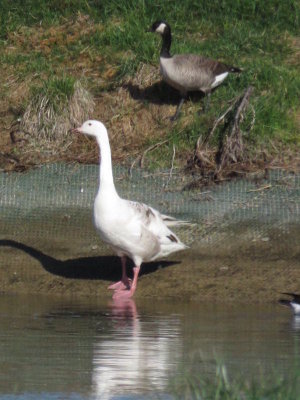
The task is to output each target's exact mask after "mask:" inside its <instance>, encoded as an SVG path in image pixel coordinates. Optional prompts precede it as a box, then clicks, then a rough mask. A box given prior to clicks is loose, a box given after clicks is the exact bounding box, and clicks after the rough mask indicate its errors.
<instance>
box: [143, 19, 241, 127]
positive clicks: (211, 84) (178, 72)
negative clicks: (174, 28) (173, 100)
mask: <svg viewBox="0 0 300 400" xmlns="http://www.w3.org/2000/svg"><path fill="white" fill-rule="evenodd" d="M150 31H151V32H157V33H160V34H161V36H162V48H161V52H160V72H161V74H162V77H163V79H164V81H165V82H167V83H168V84H169V85H170V86H172V87H174V88H175V89H177V90H178V91H179V92H180V94H181V100H180V103H179V105H178V107H177V110H176V113H175V115H174V117H173V119H175V118H177V116H178V114H179V111H180V108H181V106H182V104H183V102H184V99H185V98H186V96H187V94H188V92H193V91H201V92H203V93H204V94H208V95H210V93H211V91H212V89H214V88H215V87H217V86H219V85H220V84H221V83H222V82H223V81H224V79H226V77H227V76H228V74H229V73H235V72H241V69H240V68H237V67H233V66H230V65H227V64H224V63H221V62H219V61H215V60H212V59H210V58H207V57H204V56H201V55H197V54H177V55H174V56H171V54H170V48H171V42H172V36H171V27H170V25H169V24H168V23H167V22H166V21H157V22H154V24H153V25H152V27H151V29H150Z"/></svg>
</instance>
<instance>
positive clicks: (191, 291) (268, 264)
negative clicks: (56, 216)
mask: <svg viewBox="0 0 300 400" xmlns="http://www.w3.org/2000/svg"><path fill="white" fill-rule="evenodd" d="M38 225H39V223H38V222H37V221H36V226H38ZM36 226H34V223H33V225H32V229H30V227H29V226H27V230H26V233H25V234H24V232H23V233H22V229H21V227H22V224H21V225H20V231H19V233H16V234H15V237H13V236H12V235H11V233H10V232H9V230H6V232H2V235H1V239H0V265H1V267H0V291H1V292H2V293H43V294H53V295H68V296H70V295H71V296H87V297H99V298H110V297H111V292H109V291H108V290H107V286H108V285H109V283H111V282H112V281H114V280H116V279H119V277H120V272H121V266H120V261H119V259H118V258H117V257H115V256H114V255H113V253H112V251H111V250H110V249H109V248H107V247H104V246H103V245H102V244H101V242H100V240H99V239H98V238H97V236H96V235H95V234H94V231H93V227H92V226H91V225H90V224H87V227H88V228H87V230H84V228H83V231H82V232H81V234H79V233H78V232H77V233H76V231H74V230H73V229H72V227H69V229H66V230H65V232H64V233H63V234H60V235H57V236H56V237H55V236H53V235H49V236H48V237H45V235H44V236H41V235H40V236H39V237H37V236H36V235H35V233H36V232H37V231H36ZM179 234H181V235H184V232H181V233H179ZM129 271H130V273H131V268H130V264H129ZM299 282H300V229H299V225H297V224H289V225H288V226H285V228H284V229H282V227H280V229H279V228H278V229H274V228H272V229H269V230H266V228H264V234H263V235H260V234H258V233H257V225H255V230H253V226H252V227H251V225H248V226H247V224H246V223H245V224H239V225H230V226H227V227H226V228H223V229H222V230H218V231H217V232H215V233H214V232H210V233H209V234H208V235H207V237H202V238H200V237H199V238H195V240H194V242H193V243H192V246H191V248H190V249H189V250H187V251H184V252H181V253H178V254H175V255H173V256H171V257H169V258H168V259H166V260H163V261H159V262H153V263H146V264H143V266H142V273H141V277H140V280H139V284H138V290H137V292H136V295H135V297H136V298H137V299H140V298H143V297H147V298H151V297H153V298H154V297H155V298H164V299H168V298H169V299H170V298H176V299H184V300H186V301H200V302H202V301H205V302H218V303H219V302H232V301H237V302H246V303H259V302H275V301H277V300H278V298H279V297H280V292H282V291H296V292H300V283H299Z"/></svg>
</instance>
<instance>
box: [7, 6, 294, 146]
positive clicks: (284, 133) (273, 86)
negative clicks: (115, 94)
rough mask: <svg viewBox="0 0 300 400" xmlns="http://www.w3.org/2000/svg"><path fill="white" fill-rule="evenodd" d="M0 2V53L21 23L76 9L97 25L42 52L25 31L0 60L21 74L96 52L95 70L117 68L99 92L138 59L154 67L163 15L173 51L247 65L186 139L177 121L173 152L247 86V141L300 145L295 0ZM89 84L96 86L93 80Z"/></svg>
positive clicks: (48, 20) (40, 22)
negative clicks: (250, 90) (156, 31)
mask: <svg viewBox="0 0 300 400" xmlns="http://www.w3.org/2000/svg"><path fill="white" fill-rule="evenodd" d="M1 7H2V10H1V15H0V28H1V29H0V50H1V48H2V49H5V48H6V47H7V46H10V45H11V44H12V43H11V41H12V34H13V32H18V31H20V29H22V28H24V27H27V28H28V29H29V28H33V29H34V27H40V26H41V27H44V28H45V29H47V28H49V27H59V26H60V25H61V24H63V23H65V21H66V19H68V20H75V18H76V16H77V15H78V13H81V14H83V15H89V16H90V20H91V21H94V23H95V24H98V27H101V29H100V28H99V29H95V30H94V31H92V32H85V31H84V29H82V33H79V36H78V38H76V40H74V41H73V42H71V43H67V42H66V43H63V41H62V43H60V44H54V45H52V46H51V48H50V52H49V53H48V54H45V53H43V52H42V50H40V49H38V50H34V49H33V50H32V51H31V52H30V51H28V48H27V47H26V46H28V41H29V43H30V40H31V38H30V35H31V32H32V31H29V34H28V37H27V38H26V42H25V43H24V44H23V45H22V46H20V47H19V50H18V51H17V52H15V53H13V54H7V53H2V54H1V55H0V61H1V63H2V64H3V65H4V66H5V65H11V66H12V65H14V66H15V69H16V71H18V73H19V74H20V76H22V78H24V79H26V77H27V76H28V75H30V74H31V75H32V74H40V75H44V77H45V78H46V79H47V76H51V75H52V74H56V75H59V74H63V73H64V72H62V71H65V63H67V64H68V69H69V70H70V68H71V67H70V66H69V64H70V60H73V59H74V60H75V59H77V58H78V57H79V56H80V55H81V54H82V52H84V51H87V52H88V54H89V57H90V59H93V57H95V55H99V54H100V55H101V56H102V57H103V59H104V62H103V64H101V65H100V64H99V66H98V70H99V71H101V69H103V68H105V65H106V64H109V65H111V66H113V67H114V68H116V70H117V74H116V75H115V76H114V77H113V79H112V80H110V81H108V82H107V85H102V86H101V90H111V89H112V88H115V87H117V86H118V85H120V84H121V82H122V79H124V78H128V77H130V76H133V75H134V73H135V72H136V71H137V69H138V67H139V66H140V65H141V63H147V64H153V65H158V56H159V50H160V46H161V43H160V38H159V37H158V36H157V35H153V34H149V33H147V32H146V29H147V28H149V27H150V25H151V23H152V22H153V21H154V20H156V19H162V18H163V19H166V20H167V21H168V22H169V23H170V24H171V26H172V31H173V44H172V49H171V51H172V52H174V53H175V52H192V53H199V54H204V55H206V56H209V57H212V58H216V59H219V60H221V61H224V62H227V63H231V64H233V65H236V66H240V67H242V68H243V69H244V72H243V73H242V74H240V75H239V76H231V77H229V78H228V79H227V81H226V83H225V84H224V85H223V86H222V87H220V88H219V89H218V90H216V91H215V92H214V94H213V95H212V103H211V110H210V112H209V115H208V117H207V116H203V117H199V118H198V117H195V119H194V122H193V123H192V125H191V126H189V127H187V128H186V131H185V134H184V135H183V136H184V137H185V138H186V140H182V138H181V137H182V135H181V137H179V136H180V135H178V132H180V131H182V128H181V126H180V123H179V126H175V127H174V128H171V129H170V132H169V137H170V138H172V140H170V149H172V146H173V144H176V145H178V146H179V147H178V148H179V150H180V149H181V148H182V149H185V148H186V147H187V146H191V145H192V142H193V140H194V139H196V138H197V137H198V135H199V134H205V133H206V132H207V130H208V129H209V127H210V126H211V125H210V124H211V121H212V120H213V119H214V118H216V117H217V116H218V115H220V114H221V113H222V111H224V110H225V109H226V108H227V106H228V101H229V100H230V99H232V98H234V97H235V96H237V95H238V94H240V93H241V92H242V91H243V90H245V88H246V87H248V86H249V85H253V86H254V88H255V92H254V95H253V96H252V98H251V103H252V105H253V106H254V108H255V112H256V120H255V126H254V130H253V131H252V139H253V138H254V140H258V141H260V142H264V141H265V142H266V143H267V141H268V140H269V139H272V140H273V139H275V140H280V141H282V142H284V143H286V144H289V145H292V146H293V145H294V146H295V145H299V140H300V139H299V136H300V135H299V132H298V130H299V126H298V125H297V122H296V118H292V117H291V116H293V115H295V114H296V113H299V97H300V96H299V93H300V74H299V61H298V62H297V61H295V60H297V57H296V54H295V51H296V50H295V48H293V46H292V40H291V39H292V38H293V37H295V36H296V35H297V34H299V31H300V26H299V25H300V21H299V14H300V6H299V2H298V1H296V0H287V1H285V2H282V1H279V0H266V1H264V2H262V1H260V0H243V1H236V0H219V1H216V0H215V1H210V2H207V1H204V0H201V1H196V0H186V1H181V0H164V1H163V0H160V1H158V0H157V1H150V0H118V1H117V0H103V1H101V0H90V1H89V0H55V1H53V0H26V1H21V0H16V1H14V2H11V1H9V0H2V2H1ZM82 28H84V26H83V27H82ZM86 49H88V50H86ZM298 51H299V50H298ZM298 59H299V53H298ZM75 72H76V71H73V72H72V73H75ZM91 79H92V78H90V80H91ZM93 86H94V87H95V86H96V85H93V82H91V87H93ZM98 91H99V88H98ZM95 92H96V93H97V89H95ZM217 135H218V133H217V134H216V138H213V139H212V144H214V142H216V140H217ZM170 151H171V150H170Z"/></svg>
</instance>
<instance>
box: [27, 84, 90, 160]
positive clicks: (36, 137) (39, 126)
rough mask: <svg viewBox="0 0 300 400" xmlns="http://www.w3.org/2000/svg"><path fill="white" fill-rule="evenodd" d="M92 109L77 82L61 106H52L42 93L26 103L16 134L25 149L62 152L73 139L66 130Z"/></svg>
mask: <svg viewBox="0 0 300 400" xmlns="http://www.w3.org/2000/svg"><path fill="white" fill-rule="evenodd" d="M94 106H95V103H94V100H93V97H92V96H91V94H90V93H89V92H88V91H87V90H86V89H85V88H84V87H83V86H82V84H81V83H80V82H79V81H77V82H76V83H75V86H74V93H73V95H72V97H71V98H70V99H69V101H66V103H65V106H61V107H55V104H53V102H52V101H51V99H49V98H48V97H47V95H46V94H43V93H40V94H38V95H37V96H35V97H33V99H32V100H31V101H30V103H29V104H28V107H27V109H26V110H25V113H24V115H23V117H22V119H21V123H20V132H21V133H22V135H23V137H24V138H25V139H26V140H27V143H28V147H31V148H33V149H36V150H37V151H38V152H40V153H43V152H46V153H50V154H51V153H54V154H56V155H57V154H59V153H61V152H62V153H65V151H66V149H67V148H68V147H69V146H70V144H71V142H72V140H73V138H72V136H71V135H70V134H69V130H70V129H71V128H73V127H74V126H78V125H81V123H82V121H84V120H86V119H87V118H89V117H90V116H91V115H92V113H93V109H94Z"/></svg>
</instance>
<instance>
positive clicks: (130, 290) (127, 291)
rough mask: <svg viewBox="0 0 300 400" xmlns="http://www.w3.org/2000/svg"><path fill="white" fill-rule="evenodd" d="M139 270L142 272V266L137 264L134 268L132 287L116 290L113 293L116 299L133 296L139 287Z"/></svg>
mask: <svg viewBox="0 0 300 400" xmlns="http://www.w3.org/2000/svg"><path fill="white" fill-rule="evenodd" d="M139 272H140V266H136V267H134V268H133V281H132V284H131V286H130V288H128V289H125V290H118V291H116V292H115V293H114V295H113V299H114V300H125V299H130V297H132V296H133V295H134V292H135V290H136V287H137V281H138V277H139Z"/></svg>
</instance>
